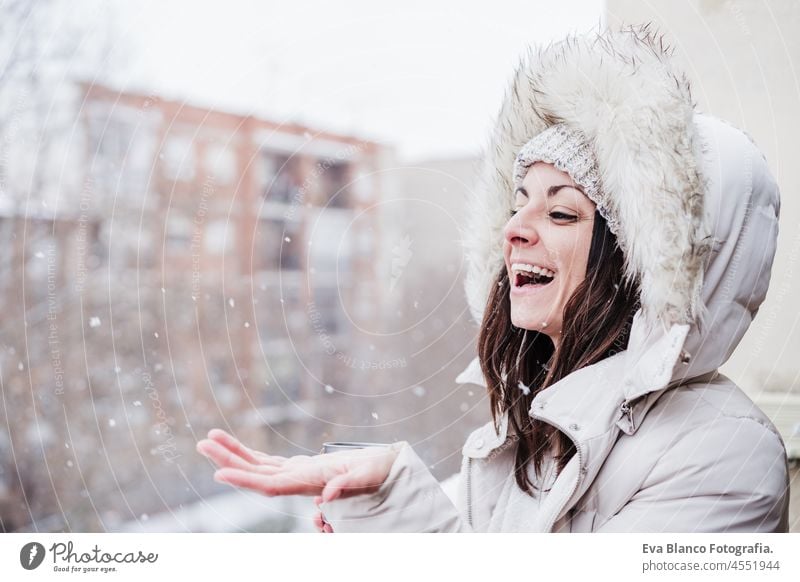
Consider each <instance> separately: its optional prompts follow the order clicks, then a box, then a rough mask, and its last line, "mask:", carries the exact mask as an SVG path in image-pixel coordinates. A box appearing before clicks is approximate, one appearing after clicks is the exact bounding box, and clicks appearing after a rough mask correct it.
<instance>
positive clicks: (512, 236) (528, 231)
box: [503, 211, 539, 248]
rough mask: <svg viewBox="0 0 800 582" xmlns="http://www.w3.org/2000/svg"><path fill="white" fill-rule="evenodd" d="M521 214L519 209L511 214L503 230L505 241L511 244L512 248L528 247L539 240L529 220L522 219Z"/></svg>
mask: <svg viewBox="0 0 800 582" xmlns="http://www.w3.org/2000/svg"><path fill="white" fill-rule="evenodd" d="M522 214H523V211H520V212H517V214H515V215H514V216H512V217H511V219H510V220H509V221H508V222H507V223H506V226H505V229H504V231H503V235H504V238H505V241H506V243H508V244H509V245H511V247H512V248H515V247H519V248H523V247H528V246H531V245H534V244H536V243H537V242H538V241H539V235H538V233H537V232H536V230H535V229H534V228H533V227H532V226H530V224H531V221H526V220H524V218H523V216H522Z"/></svg>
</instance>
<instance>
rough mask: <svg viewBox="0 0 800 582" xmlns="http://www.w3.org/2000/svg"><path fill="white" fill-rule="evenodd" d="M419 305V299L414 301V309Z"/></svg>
mask: <svg viewBox="0 0 800 582" xmlns="http://www.w3.org/2000/svg"><path fill="white" fill-rule="evenodd" d="M417 307H419V301H414V309H416V308H417Z"/></svg>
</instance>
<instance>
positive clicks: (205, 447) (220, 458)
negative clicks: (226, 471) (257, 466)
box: [196, 439, 254, 471]
mask: <svg viewBox="0 0 800 582" xmlns="http://www.w3.org/2000/svg"><path fill="white" fill-rule="evenodd" d="M196 449H197V452H198V453H200V454H201V455H203V456H205V457H208V458H209V459H211V460H212V461H213V462H214V464H215V465H217V466H218V467H220V468H221V467H233V468H235V469H242V470H245V471H246V470H252V469H253V468H254V465H252V464H250V463H248V462H247V461H246V460H244V459H243V458H242V457H240V456H238V455H235V454H233V453H232V452H231V451H230V450H228V449H226V448H225V447H223V446H222V445H220V444H219V443H218V442H216V441H212V440H209V439H204V440H202V441H200V442H198V443H197V446H196Z"/></svg>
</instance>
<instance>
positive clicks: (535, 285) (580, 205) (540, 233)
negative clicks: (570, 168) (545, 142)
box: [503, 162, 595, 346]
mask: <svg viewBox="0 0 800 582" xmlns="http://www.w3.org/2000/svg"><path fill="white" fill-rule="evenodd" d="M514 195H515V202H514V209H515V211H516V214H514V215H513V216H512V217H511V219H510V220H509V221H508V224H506V227H505V240H504V242H503V256H504V257H505V263H506V269H507V271H508V276H509V279H510V282H511V291H510V293H511V297H510V299H511V322H512V323H513V324H514V325H515V326H516V327H519V328H522V329H530V330H536V331H540V332H542V333H545V334H547V335H548V336H550V338H551V339H552V340H553V343H554V344H555V345H556V346H558V342H559V338H560V334H561V327H562V315H563V311H564V306H565V305H566V303H567V301H569V298H570V297H571V296H572V293H573V292H574V291H575V289H576V288H577V287H578V285H579V284H580V283H581V282H582V281H583V279H584V278H585V277H586V266H587V263H588V260H589V246H590V245H591V242H592V229H593V227H594V212H595V204H594V202H592V201H591V200H589V198H588V197H587V196H586V195H585V194H584V193H583V192H582V191H581V190H580V186H578V185H576V184H575V182H574V181H573V180H572V178H570V176H569V174H567V173H566V172H562V171H560V170H558V169H557V168H556V167H555V166H553V165H552V164H546V163H543V162H537V163H535V164H534V165H533V166H531V167H530V169H529V170H528V173H527V175H526V176H525V180H524V181H523V182H522V186H521V187H520V188H518V189H517V191H516V192H515V194H514ZM542 269H544V271H542Z"/></svg>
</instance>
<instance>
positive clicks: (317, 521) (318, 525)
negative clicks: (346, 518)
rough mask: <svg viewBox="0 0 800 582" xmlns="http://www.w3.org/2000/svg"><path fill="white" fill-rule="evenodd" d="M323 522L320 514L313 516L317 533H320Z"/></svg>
mask: <svg viewBox="0 0 800 582" xmlns="http://www.w3.org/2000/svg"><path fill="white" fill-rule="evenodd" d="M324 525H325V522H324V521H322V514H321V513H317V514H315V515H314V527H316V528H317V529H318V530H319V531H322V528H323V526H324Z"/></svg>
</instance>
